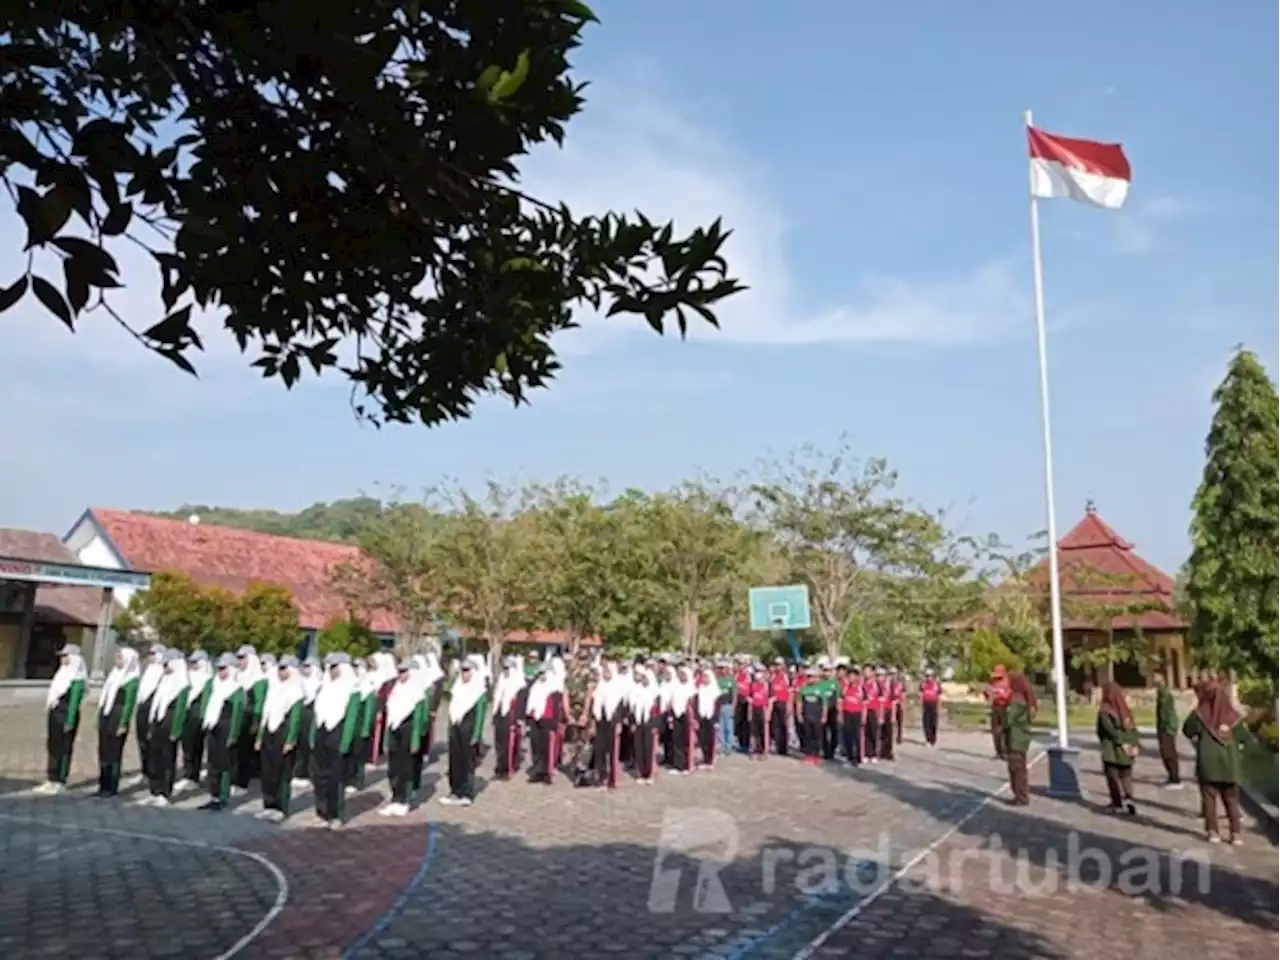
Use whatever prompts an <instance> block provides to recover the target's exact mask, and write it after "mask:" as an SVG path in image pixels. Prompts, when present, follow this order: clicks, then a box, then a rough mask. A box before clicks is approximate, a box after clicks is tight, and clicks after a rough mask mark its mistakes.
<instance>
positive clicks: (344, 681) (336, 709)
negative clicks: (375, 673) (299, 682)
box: [316, 663, 356, 730]
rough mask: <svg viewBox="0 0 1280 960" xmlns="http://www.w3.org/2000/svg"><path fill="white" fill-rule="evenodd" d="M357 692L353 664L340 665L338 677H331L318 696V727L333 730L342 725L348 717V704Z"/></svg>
mask: <svg viewBox="0 0 1280 960" xmlns="http://www.w3.org/2000/svg"><path fill="white" fill-rule="evenodd" d="M325 672H326V673H329V671H325ZM355 692H356V675H355V671H354V670H352V669H351V664H349V663H340V664H338V675H337V676H336V677H335V676H332V675H330V676H329V677H328V679H327V680H326V681H325V682H324V684H323V685H322V686H321V687H320V692H319V693H318V694H317V695H316V725H317V726H319V727H320V728H322V729H324V730H332V729H333V728H334V727H336V726H337V725H338V724H340V723H341V722H342V719H343V717H345V716H346V715H347V703H348V702H350V700H351V695H352V694H353V693H355Z"/></svg>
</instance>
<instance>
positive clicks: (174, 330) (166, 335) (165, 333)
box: [142, 304, 191, 346]
mask: <svg viewBox="0 0 1280 960" xmlns="http://www.w3.org/2000/svg"><path fill="white" fill-rule="evenodd" d="M190 329H191V304H187V305H186V306H184V307H181V308H179V309H178V310H175V311H174V312H173V313H171V314H169V315H168V316H167V317H165V318H164V319H163V320H161V321H160V322H159V323H157V324H156V325H155V326H153V327H149V328H148V329H146V330H144V331H143V332H142V337H143V339H144V340H152V341H154V342H156V343H161V344H169V345H173V346H177V345H179V344H182V343H184V342H186V341H187V340H188V336H189V332H190Z"/></svg>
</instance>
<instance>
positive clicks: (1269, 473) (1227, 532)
mask: <svg viewBox="0 0 1280 960" xmlns="http://www.w3.org/2000/svg"><path fill="white" fill-rule="evenodd" d="M1213 401H1214V403H1215V405H1216V407H1217V409H1216V411H1215V413H1214V416H1213V422H1212V423H1211V425H1210V427H1209V434H1208V437H1207V438H1206V440H1205V468H1204V475H1203V478H1202V479H1201V481H1200V486H1199V489H1197V491H1196V495H1195V499H1194V500H1193V501H1192V520H1191V543H1192V551H1191V559H1190V561H1189V563H1188V564H1187V571H1186V572H1187V578H1186V595H1187V601H1188V604H1189V606H1190V608H1191V611H1192V617H1193V619H1192V627H1191V637H1190V639H1191V645H1192V649H1193V652H1194V653H1195V656H1196V658H1197V659H1198V660H1199V661H1200V663H1201V664H1203V665H1205V666H1209V667H1213V668H1217V669H1225V670H1235V671H1238V672H1240V673H1242V674H1244V675H1246V676H1252V677H1255V678H1259V679H1265V680H1268V681H1270V682H1271V683H1272V685H1273V688H1274V684H1275V682H1276V672H1277V630H1278V626H1277V620H1278V617H1277V589H1278V584H1280V579H1278V575H1277V543H1278V542H1280V515H1278V512H1280V506H1278V501H1280V439H1278V437H1277V432H1278V431H1277V419H1278V417H1280V406H1278V404H1277V399H1276V387H1275V384H1274V383H1272V382H1271V379H1270V378H1269V377H1268V376H1267V373H1266V370H1264V369H1263V367H1262V364H1261V363H1260V362H1259V361H1258V358H1257V357H1256V356H1255V355H1254V354H1253V353H1252V352H1250V351H1248V350H1244V349H1239V350H1237V352H1236V355H1235V357H1234V358H1233V359H1232V361H1231V365H1230V368H1229V369H1228V371H1227V375H1226V378H1225V379H1224V380H1223V381H1222V383H1221V384H1220V385H1219V387H1218V388H1217V390H1215V391H1214V394H1213Z"/></svg>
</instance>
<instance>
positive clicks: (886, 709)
mask: <svg viewBox="0 0 1280 960" xmlns="http://www.w3.org/2000/svg"><path fill="white" fill-rule="evenodd" d="M876 684H877V686H878V687H879V688H880V724H879V726H880V752H879V754H878V756H879V758H880V759H881V760H892V759H893V743H894V734H893V728H894V722H893V707H894V703H893V682H892V681H891V680H890V679H889V671H888V669H887V668H885V667H880V668H879V669H878V670H876Z"/></svg>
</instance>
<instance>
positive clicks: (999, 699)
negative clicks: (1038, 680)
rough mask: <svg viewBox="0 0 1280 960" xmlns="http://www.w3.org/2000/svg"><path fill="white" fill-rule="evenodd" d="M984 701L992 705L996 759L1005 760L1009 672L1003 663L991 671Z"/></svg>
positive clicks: (992, 730)
mask: <svg viewBox="0 0 1280 960" xmlns="http://www.w3.org/2000/svg"><path fill="white" fill-rule="evenodd" d="M982 696H983V699H985V700H986V701H987V703H989V704H991V743H992V744H993V745H994V746H995V750H996V759H997V760H1003V759H1005V742H1004V712H1005V709H1006V708H1007V707H1008V706H1009V672H1008V671H1007V670H1006V669H1005V668H1004V664H1003V663H998V664H996V666H995V669H993V670H992V671H991V682H990V683H988V684H987V688H986V689H985V690H983V691H982Z"/></svg>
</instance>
